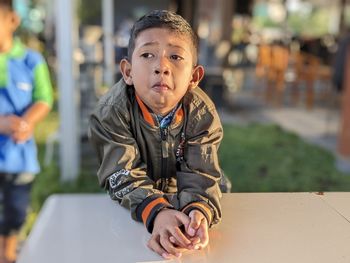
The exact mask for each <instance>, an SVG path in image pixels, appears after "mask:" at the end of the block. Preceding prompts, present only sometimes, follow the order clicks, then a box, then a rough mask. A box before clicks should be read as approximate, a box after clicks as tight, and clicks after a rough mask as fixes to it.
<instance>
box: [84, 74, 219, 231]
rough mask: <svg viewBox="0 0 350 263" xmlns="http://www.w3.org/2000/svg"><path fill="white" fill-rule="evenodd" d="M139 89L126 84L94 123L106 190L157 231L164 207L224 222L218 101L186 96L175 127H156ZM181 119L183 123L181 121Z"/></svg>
mask: <svg viewBox="0 0 350 263" xmlns="http://www.w3.org/2000/svg"><path fill="white" fill-rule="evenodd" d="M142 106H143V105H142V102H140V101H138V99H137V96H136V95H135V91H134V88H133V87H132V86H127V85H126V84H125V82H124V81H123V80H120V81H119V82H118V83H117V84H116V85H115V86H114V87H113V88H111V89H110V90H109V91H108V93H107V94H106V95H104V96H103V97H102V98H101V99H100V101H99V103H98V105H97V107H96V109H95V111H94V112H93V114H92V115H91V118H90V131H89V135H90V140H91V142H92V143H93V145H94V147H95V148H96V150H97V155H98V159H99V162H100V167H99V169H98V172H97V175H98V179H99V183H100V185H101V186H102V187H103V188H105V189H106V190H107V191H108V192H109V193H110V195H111V198H112V199H113V200H117V201H118V202H120V203H121V205H123V206H125V207H127V208H129V209H130V210H131V214H132V217H133V218H134V219H135V220H138V221H142V222H143V223H144V224H145V225H146V227H147V229H148V231H149V232H152V228H153V221H154V218H155V217H156V215H157V213H158V212H159V211H160V210H161V209H162V208H164V207H170V208H175V209H178V210H181V211H184V212H185V213H186V214H188V213H189V212H190V211H191V210H192V209H199V210H200V211H202V212H203V213H204V215H205V216H206V217H207V219H208V222H209V224H210V225H213V224H216V223H218V222H219V221H220V219H221V207H220V198H221V192H220V189H219V181H220V178H221V176H222V173H221V169H220V166H219V162H218V156H217V151H218V147H219V144H220V142H221V139H222V136H223V131H222V126H221V123H220V119H219V117H218V115H217V112H216V109H215V106H214V104H213V102H212V101H211V100H210V99H209V98H208V97H207V95H206V94H205V93H204V92H203V91H202V90H201V89H200V88H199V87H197V88H195V89H193V90H191V91H189V92H187V93H186V95H185V96H184V98H183V100H182V107H181V108H180V110H181V111H180V110H178V112H177V116H176V118H174V120H173V122H172V123H171V124H170V126H169V127H168V128H167V129H165V130H162V129H160V127H159V125H158V124H157V122H154V123H152V122H151V121H150V120H149V119H150V114H149V113H148V114H149V115H147V109H145V108H146V107H144V106H143V107H142ZM178 117H179V118H178Z"/></svg>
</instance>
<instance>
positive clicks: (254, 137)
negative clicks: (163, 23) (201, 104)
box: [16, 0, 350, 235]
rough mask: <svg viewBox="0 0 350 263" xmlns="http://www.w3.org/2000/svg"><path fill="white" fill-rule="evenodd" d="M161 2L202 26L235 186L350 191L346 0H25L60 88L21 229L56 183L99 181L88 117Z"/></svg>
mask: <svg viewBox="0 0 350 263" xmlns="http://www.w3.org/2000/svg"><path fill="white" fill-rule="evenodd" d="M153 9H168V10H172V11H175V12H177V13H178V14H180V15H182V16H183V17H184V18H185V19H186V20H187V21H188V22H189V23H190V24H191V25H192V27H193V28H194V30H195V31H196V32H197V34H198V36H199V39H200V51H199V52H200V56H199V62H200V63H201V64H202V65H204V67H205V70H206V74H205V78H204V79H203V81H202V82H201V83H200V86H201V87H202V88H203V89H204V90H205V91H206V92H207V93H208V95H209V96H210V97H211V98H212V100H213V101H214V103H215V104H216V106H217V108H218V111H219V114H220V117H221V119H222V122H223V124H224V141H223V143H222V145H221V147H220V161H221V166H222V168H223V170H224V172H225V174H226V175H227V176H228V177H229V178H230V180H231V182H232V191H233V192H291V191H293V192H296V191H297V192H299V191H317V192H322V191H350V139H349V136H348V134H350V127H349V124H348V123H347V122H348V121H347V120H350V113H349V110H348V111H346V109H345V108H346V105H350V98H349V95H347V97H346V92H345V91H346V88H347V85H346V83H347V82H346V81H344V83H345V85H342V84H343V80H342V79H341V81H340V82H339V81H338V82H335V81H334V80H333V79H334V75H335V74H334V73H335V72H341V73H343V71H344V69H345V67H344V64H341V65H340V66H339V65H338V62H337V60H339V57H340V58H343V63H344V60H345V61H346V52H345V51H346V47H347V42H348V40H347V37H348V28H349V27H350V3H348V1H346V0H334V1H327V0H148V1H141V0H129V1H121V0H100V1H96V0H75V1H69V0H56V1H45V0H17V1H16V10H17V12H18V13H19V14H20V16H21V17H22V25H21V27H20V29H19V30H18V32H17V35H18V36H19V37H20V38H21V39H22V40H23V41H24V42H25V43H27V45H29V46H30V47H32V48H34V49H36V50H39V51H40V52H42V53H43V54H44V56H45V57H46V59H47V61H48V64H49V67H50V70H51V75H52V81H53V83H54V86H55V97H56V100H55V106H54V109H53V111H52V112H51V113H50V115H49V117H47V118H46V120H45V121H44V122H42V123H41V124H40V125H39V127H38V128H37V130H36V134H35V135H36V138H37V142H38V144H39V156H40V161H41V165H42V171H41V173H40V174H39V175H38V176H37V178H36V180H35V182H34V186H33V190H32V204H31V212H30V214H29V216H28V220H27V221H28V222H27V225H26V227H25V229H24V230H23V233H24V234H23V235H26V233H28V231H29V230H30V228H31V226H32V223H33V222H34V221H35V218H36V216H37V214H38V212H39V211H40V208H41V206H42V204H43V202H44V200H45V199H46V198H47V197H48V196H49V195H50V194H52V193H63V192H99V191H101V189H100V188H99V186H98V183H97V177H96V171H97V168H98V164H97V158H96V155H95V153H94V151H93V149H92V148H91V146H90V145H89V142H88V138H87V129H88V117H89V114H90V112H91V111H92V109H93V108H94V106H95V105H96V102H97V101H98V99H99V97H100V96H101V95H102V94H104V93H105V92H106V91H107V90H108V89H109V88H110V87H111V86H112V85H113V84H114V83H116V81H118V80H119V79H120V77H121V76H120V73H119V69H118V64H119V61H120V60H121V59H122V58H123V57H124V56H125V55H126V53H127V44H128V39H129V32H130V29H131V27H132V25H133V22H134V21H135V20H136V19H138V18H139V17H140V16H142V15H143V14H145V13H147V12H148V11H150V10H153ZM342 46H343V48H341V47H342ZM344 47H345V48H344ZM341 50H342V52H344V53H340V52H341ZM339 54H340V55H339ZM335 69H336V70H335ZM341 75H342V74H341ZM339 83H340V84H339ZM347 90H349V88H347Z"/></svg>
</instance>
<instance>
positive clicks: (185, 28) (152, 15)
mask: <svg viewBox="0 0 350 263" xmlns="http://www.w3.org/2000/svg"><path fill="white" fill-rule="evenodd" d="M149 28H166V29H169V30H171V31H174V32H176V33H179V34H183V35H187V36H188V37H189V38H190V39H191V42H192V46H193V49H194V54H193V55H194V62H195V64H196V63H197V57H198V36H197V35H196V34H195V33H194V31H193V30H192V28H191V26H190V24H189V23H188V22H187V21H186V20H185V19H184V18H183V17H182V16H180V15H178V14H176V13H174V12H171V11H167V10H154V11H151V12H149V13H148V14H146V15H144V16H142V17H141V18H139V19H138V20H137V21H136V22H135V24H134V26H133V27H132V29H131V32H130V39H129V46H128V59H129V61H131V57H132V54H133V52H134V49H135V41H136V38H137V37H138V35H139V34H140V33H141V32H142V31H144V30H146V29H149Z"/></svg>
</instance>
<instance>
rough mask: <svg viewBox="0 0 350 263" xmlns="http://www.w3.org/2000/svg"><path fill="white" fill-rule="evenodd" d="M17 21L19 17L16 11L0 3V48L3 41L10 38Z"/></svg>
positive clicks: (17, 23) (18, 21)
mask: <svg viewBox="0 0 350 263" xmlns="http://www.w3.org/2000/svg"><path fill="white" fill-rule="evenodd" d="M19 23H20V19H19V17H18V16H17V15H16V13H14V12H13V11H10V10H8V9H6V8H4V7H2V6H1V5H0V25H1V26H0V48H1V47H2V45H4V43H5V42H7V41H9V40H12V35H13V32H15V30H16V29H17V27H18V25H19ZM0 51H1V50H0Z"/></svg>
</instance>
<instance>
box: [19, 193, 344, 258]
mask: <svg viewBox="0 0 350 263" xmlns="http://www.w3.org/2000/svg"><path fill="white" fill-rule="evenodd" d="M222 207H223V220H222V222H221V223H220V224H219V225H217V226H215V227H213V228H212V229H210V244H209V246H208V247H207V248H206V249H204V250H202V251H189V252H186V253H185V254H184V255H183V256H182V258H181V259H179V260H170V261H169V260H168V261H165V260H163V259H162V258H161V257H159V256H158V255H156V254H155V253H153V252H151V251H150V250H149V249H148V248H147V247H146V243H147V241H148V239H149V237H150V234H148V233H147V231H146V230H145V228H144V226H143V225H142V224H141V223H138V222H135V221H133V220H132V219H131V217H130V213H129V211H128V210H126V209H125V208H123V207H121V206H120V205H119V204H117V203H115V202H113V201H111V200H109V197H108V196H107V195H105V194H89V195H78V194H76V195H53V196H51V197H50V198H49V199H48V200H47V201H46V202H45V205H44V207H43V209H42V211H41V213H40V215H39V217H38V220H37V221H36V223H35V225H34V228H33V230H32V232H31V234H30V235H29V237H28V239H27V241H26V242H25V244H24V246H23V249H22V251H21V253H20V256H19V259H18V261H17V262H18V263H44V262H45V263H47V262H50V263H56V262H57V263H65V262H72V263H73V262H74V263H77V262H82V263H96V262H103V263H112V262H113V263H115V262H123V263H128V262H144V263H145V262H215V263H221V262H236V263H240V262H242V263H243V262H244V263H247V262H259V263H265V262H266V263H275V262H276V263H277V262H278V263H281V262H284V263H289V262H290V263H292V262H293V263H295V262H308V263H309V262H317V263H323V262H324V263H329V262H337V263H343V262H344V263H349V262H350V193H348V192H346V193H323V194H322V195H319V194H315V193H232V194H224V195H223V199H222Z"/></svg>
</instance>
